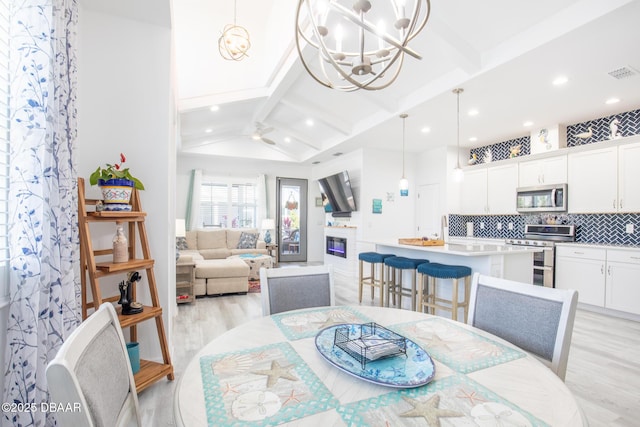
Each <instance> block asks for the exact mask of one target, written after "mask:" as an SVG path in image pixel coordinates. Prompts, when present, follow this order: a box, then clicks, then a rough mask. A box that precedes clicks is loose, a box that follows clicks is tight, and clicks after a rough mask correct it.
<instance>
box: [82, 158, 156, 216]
mask: <svg viewBox="0 0 640 427" xmlns="http://www.w3.org/2000/svg"><path fill="white" fill-rule="evenodd" d="M126 161H127V158H126V157H125V156H124V154H122V153H120V163H116V164H113V165H112V164H109V163H107V166H106V167H104V168H103V167H98V169H96V170H95V171H94V172H93V173H92V174H91V176H89V183H90V184H91V185H98V186H99V187H100V190H101V191H102V197H103V198H104V202H105V203H112V204H123V203H124V204H127V203H129V199H130V198H131V192H132V190H133V188H137V189H138V190H144V185H143V184H142V182H141V181H140V180H139V179H138V178H136V177H134V176H133V175H131V172H129V168H123V167H122V164H123V163H124V162H126Z"/></svg>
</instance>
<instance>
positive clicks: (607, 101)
mask: <svg viewBox="0 0 640 427" xmlns="http://www.w3.org/2000/svg"><path fill="white" fill-rule="evenodd" d="M618 102H620V98H609V99H607V100H606V101H605V104H607V105H611V104H617V103H618Z"/></svg>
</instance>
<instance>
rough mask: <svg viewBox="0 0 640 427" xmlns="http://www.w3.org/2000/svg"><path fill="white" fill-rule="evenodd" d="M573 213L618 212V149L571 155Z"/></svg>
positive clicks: (570, 209)
mask: <svg viewBox="0 0 640 427" xmlns="http://www.w3.org/2000/svg"><path fill="white" fill-rule="evenodd" d="M567 163H568V190H567V192H568V199H569V213H594V212H617V210H618V176H617V175H618V172H617V170H618V167H617V163H618V147H609V148H603V149H598V150H589V151H581V152H578V153H571V154H569V155H568V160H567Z"/></svg>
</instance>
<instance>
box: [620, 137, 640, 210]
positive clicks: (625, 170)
mask: <svg viewBox="0 0 640 427" xmlns="http://www.w3.org/2000/svg"><path fill="white" fill-rule="evenodd" d="M638 185H640V143H637V144H629V145H621V146H619V147H618V212H640V189H639V188H638Z"/></svg>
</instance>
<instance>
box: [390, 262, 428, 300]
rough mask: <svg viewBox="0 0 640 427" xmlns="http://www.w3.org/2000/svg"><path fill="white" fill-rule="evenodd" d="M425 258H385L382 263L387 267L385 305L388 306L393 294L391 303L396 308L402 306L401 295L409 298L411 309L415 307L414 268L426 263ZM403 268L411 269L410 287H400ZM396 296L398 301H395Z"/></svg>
mask: <svg viewBox="0 0 640 427" xmlns="http://www.w3.org/2000/svg"><path fill="white" fill-rule="evenodd" d="M428 262H429V261H428V260H426V259H414V258H405V257H398V256H394V257H390V258H385V260H384V265H385V267H386V269H387V273H386V280H387V282H386V284H387V307H388V306H389V298H391V296H393V303H394V304H395V306H396V307H397V308H402V297H403V296H405V297H409V298H411V310H414V311H415V309H416V268H417V267H418V266H419V265H420V264H424V263H428ZM403 270H411V289H409V288H403V287H402V272H403ZM396 296H397V297H398V301H397V303H396Z"/></svg>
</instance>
